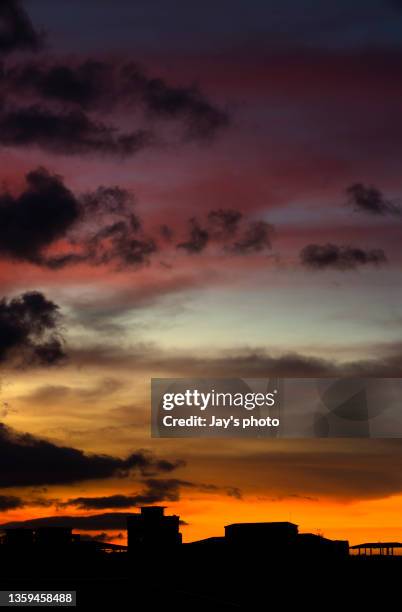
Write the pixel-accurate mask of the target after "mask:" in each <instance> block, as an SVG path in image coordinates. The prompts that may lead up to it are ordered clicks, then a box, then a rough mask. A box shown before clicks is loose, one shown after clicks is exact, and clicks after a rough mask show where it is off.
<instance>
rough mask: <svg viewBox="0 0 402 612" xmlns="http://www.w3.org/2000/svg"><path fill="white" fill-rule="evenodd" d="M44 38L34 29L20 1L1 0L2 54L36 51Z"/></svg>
mask: <svg viewBox="0 0 402 612" xmlns="http://www.w3.org/2000/svg"><path fill="white" fill-rule="evenodd" d="M41 43H42V36H41V35H40V34H39V33H38V32H37V31H36V30H35V29H34V27H33V25H32V23H31V21H30V19H29V17H28V15H27V14H26V12H25V10H24V9H23V8H22V6H21V2H19V0H1V4H0V53H10V52H12V51H17V50H30V51H36V50H37V49H38V48H39V47H40V46H41Z"/></svg>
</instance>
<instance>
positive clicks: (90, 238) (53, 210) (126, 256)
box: [0, 130, 273, 350]
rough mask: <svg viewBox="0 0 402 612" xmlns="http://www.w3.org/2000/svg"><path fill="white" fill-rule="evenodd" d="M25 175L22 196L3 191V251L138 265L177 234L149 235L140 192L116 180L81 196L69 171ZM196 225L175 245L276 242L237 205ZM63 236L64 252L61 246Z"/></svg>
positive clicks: (244, 248)
mask: <svg viewBox="0 0 402 612" xmlns="http://www.w3.org/2000/svg"><path fill="white" fill-rule="evenodd" d="M51 132H52V134H53V130H51ZM56 132H57V130H56ZM52 137H53V136H52ZM57 137H60V134H59V135H58V136H57ZM0 138H1V136H0ZM25 179H26V187H25V189H24V190H23V191H22V192H21V193H20V194H19V195H17V196H15V195H12V194H11V193H9V192H8V191H4V190H3V193H0V255H3V257H6V258H9V259H13V260H21V261H28V262H30V263H32V264H36V265H39V266H43V267H47V268H50V269H52V270H59V269H62V268H66V267H68V266H73V265H78V264H82V263H87V264H89V265H94V266H100V265H108V264H114V265H115V266H116V268H121V267H134V268H135V267H140V266H144V265H147V264H149V263H150V261H151V259H152V256H153V255H155V254H156V253H157V252H158V251H159V246H160V245H158V242H157V238H156V235H157V236H159V239H160V238H161V237H162V239H164V241H165V242H170V241H171V240H172V238H173V235H174V230H173V229H172V228H171V227H170V226H167V225H164V226H162V227H161V228H159V230H155V232H156V233H155V237H154V236H153V235H149V234H147V233H146V232H145V230H144V228H143V223H142V220H141V219H140V218H139V216H138V215H137V213H136V200H135V198H134V196H133V194H132V193H131V192H130V191H128V190H126V189H123V188H121V187H119V186H117V185H114V186H108V187H105V186H100V187H98V188H97V189H95V190H94V191H92V192H87V193H84V194H81V195H75V194H73V193H72V192H71V191H70V190H69V189H68V188H67V187H66V186H65V184H64V182H63V179H62V177H60V176H58V175H54V174H51V173H50V172H49V171H48V170H46V169H45V168H38V169H37V170H33V171H31V172H29V173H28V174H27V175H26V177H25ZM189 224H190V232H189V235H188V237H187V239H185V240H183V241H181V242H179V243H178V244H177V245H176V247H177V248H178V249H182V250H184V251H186V253H187V254H189V255H193V254H200V253H202V252H203V251H204V250H205V249H206V248H207V246H208V245H209V244H210V243H213V244H215V245H216V246H217V247H219V248H220V250H221V251H222V252H224V253H226V254H238V255H239V254H241V255H248V254H250V253H258V252H260V251H263V250H264V249H269V248H271V235H272V231H273V228H272V226H271V225H270V224H268V223H266V222H265V221H254V222H251V223H248V224H247V222H246V221H244V220H243V216H242V214H241V213H240V212H239V211H236V210H232V209H218V210H212V211H210V212H209V213H208V214H207V216H206V219H205V220H204V222H203V223H200V222H199V221H198V219H196V218H195V217H193V218H191V219H190V220H189ZM236 236H239V237H238V239H237V240H235V237H236ZM61 239H63V252H57V241H59V240H61ZM55 245H56V248H55ZM51 348H52V347H50V346H49V350H51Z"/></svg>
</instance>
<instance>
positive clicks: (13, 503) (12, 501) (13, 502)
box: [0, 495, 25, 512]
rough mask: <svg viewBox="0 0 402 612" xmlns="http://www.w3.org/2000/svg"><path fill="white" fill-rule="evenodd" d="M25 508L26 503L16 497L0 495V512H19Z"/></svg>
mask: <svg viewBox="0 0 402 612" xmlns="http://www.w3.org/2000/svg"><path fill="white" fill-rule="evenodd" d="M24 506H25V503H24V501H23V500H22V499H21V498H20V497H16V496H15V495H0V512H7V511H8V510H18V509H19V508H23V507H24Z"/></svg>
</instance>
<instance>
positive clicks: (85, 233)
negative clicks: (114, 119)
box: [0, 168, 157, 350]
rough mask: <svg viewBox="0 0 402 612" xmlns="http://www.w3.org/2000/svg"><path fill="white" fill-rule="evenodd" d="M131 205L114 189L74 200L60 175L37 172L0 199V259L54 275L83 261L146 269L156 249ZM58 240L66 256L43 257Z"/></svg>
mask: <svg viewBox="0 0 402 612" xmlns="http://www.w3.org/2000/svg"><path fill="white" fill-rule="evenodd" d="M134 205H135V202H134V199H133V197H132V195H131V194H130V193H129V192H127V191H126V190H124V189H121V188H120V187H117V186H115V187H99V188H98V189H97V190H95V191H94V192H93V193H86V194H84V195H83V196H82V197H77V196H75V195H74V194H73V193H72V192H71V191H70V190H69V189H67V187H65V185H64V183H63V180H62V178H61V177H60V176H57V175H51V174H50V173H49V172H48V171H47V170H46V169H44V168H39V169H38V170H34V171H32V172H29V173H28V174H27V175H26V188H25V190H23V191H22V192H21V193H20V195H18V196H13V195H11V194H10V193H8V192H7V191H5V192H3V193H2V194H0V255H3V256H4V257H7V258H10V259H16V260H23V261H29V262H30V263H33V264H37V265H40V266H44V267H48V268H51V269H55V270H56V269H60V268H64V267H67V266H71V265H76V264H79V263H85V262H86V263H89V264H91V265H103V264H109V263H115V264H117V265H119V266H140V265H143V264H146V263H148V261H149V258H150V256H151V255H152V254H153V253H155V252H156V251H157V245H156V242H155V240H154V239H153V238H151V237H149V236H147V235H146V234H144V232H143V231H142V227H141V222H140V220H139V218H138V217H137V215H136V214H135V213H134V212H133V206H134ZM61 238H63V239H64V240H65V242H66V244H67V245H68V246H69V247H70V249H71V250H70V252H64V253H62V254H57V253H56V254H50V253H48V249H49V248H50V247H52V245H53V244H54V243H55V242H57V240H59V239H61ZM50 349H51V347H50V346H49V350H50Z"/></svg>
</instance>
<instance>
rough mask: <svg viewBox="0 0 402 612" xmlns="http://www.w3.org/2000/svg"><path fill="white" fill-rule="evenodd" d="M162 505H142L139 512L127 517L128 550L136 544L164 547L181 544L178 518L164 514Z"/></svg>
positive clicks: (132, 548)
mask: <svg viewBox="0 0 402 612" xmlns="http://www.w3.org/2000/svg"><path fill="white" fill-rule="evenodd" d="M164 511H165V507H164V506H144V507H142V508H141V514H134V515H131V516H129V517H127V544H128V550H129V552H130V551H131V552H132V551H133V550H135V548H136V547H138V546H145V547H149V548H166V547H170V546H176V545H177V544H181V533H180V532H179V526H180V518H179V517H178V516H176V515H172V516H165V514H164Z"/></svg>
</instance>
